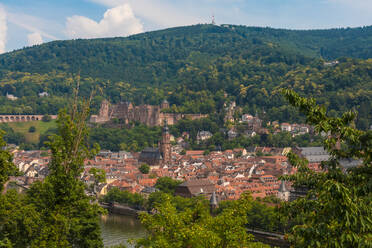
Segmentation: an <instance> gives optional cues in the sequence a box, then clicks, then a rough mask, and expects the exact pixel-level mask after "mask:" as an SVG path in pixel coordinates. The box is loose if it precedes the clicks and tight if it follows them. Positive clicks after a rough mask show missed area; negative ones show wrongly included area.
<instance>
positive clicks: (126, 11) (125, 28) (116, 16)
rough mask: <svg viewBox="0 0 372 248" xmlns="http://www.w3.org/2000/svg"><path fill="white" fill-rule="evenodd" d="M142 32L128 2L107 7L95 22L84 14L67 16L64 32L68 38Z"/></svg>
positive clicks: (139, 23) (100, 36)
mask: <svg viewBox="0 0 372 248" xmlns="http://www.w3.org/2000/svg"><path fill="white" fill-rule="evenodd" d="M141 32H143V26H142V24H141V22H140V20H139V19H137V18H136V17H135V15H134V13H133V11H132V8H131V6H130V5H129V4H122V5H119V6H116V7H114V8H111V9H108V10H107V11H106V12H105V14H104V15H103V19H101V20H100V21H99V22H96V21H94V20H92V19H90V18H87V17H85V16H71V17H68V18H67V21H66V29H65V33H66V35H67V36H68V37H70V38H102V37H115V36H128V35H131V34H137V33H141Z"/></svg>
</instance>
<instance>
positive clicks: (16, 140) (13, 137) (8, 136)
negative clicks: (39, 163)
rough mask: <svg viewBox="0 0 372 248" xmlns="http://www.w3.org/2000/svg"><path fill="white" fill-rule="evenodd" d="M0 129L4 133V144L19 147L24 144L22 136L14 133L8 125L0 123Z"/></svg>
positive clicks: (24, 139)
mask: <svg viewBox="0 0 372 248" xmlns="http://www.w3.org/2000/svg"><path fill="white" fill-rule="evenodd" d="M0 129H1V130H2V131H4V134H3V138H4V141H6V143H8V144H15V145H20V144H22V143H25V142H26V138H25V136H24V134H22V133H19V132H15V131H14V130H13V128H11V127H10V126H9V125H8V124H6V123H2V124H1V126H0Z"/></svg>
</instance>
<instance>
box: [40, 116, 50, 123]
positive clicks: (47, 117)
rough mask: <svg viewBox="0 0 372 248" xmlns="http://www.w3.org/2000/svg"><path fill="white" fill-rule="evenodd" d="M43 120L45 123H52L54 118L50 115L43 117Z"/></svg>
mask: <svg viewBox="0 0 372 248" xmlns="http://www.w3.org/2000/svg"><path fill="white" fill-rule="evenodd" d="M41 120H42V121H43V122H50V121H51V120H52V117H50V115H43V117H42V118H41Z"/></svg>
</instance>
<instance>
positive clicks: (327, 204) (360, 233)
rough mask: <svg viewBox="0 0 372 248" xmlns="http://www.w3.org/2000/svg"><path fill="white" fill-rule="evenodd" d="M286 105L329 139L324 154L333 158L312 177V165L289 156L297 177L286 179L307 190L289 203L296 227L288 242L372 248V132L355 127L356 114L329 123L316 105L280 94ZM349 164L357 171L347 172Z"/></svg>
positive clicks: (284, 210) (288, 214)
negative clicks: (355, 165) (301, 196)
mask: <svg viewBox="0 0 372 248" xmlns="http://www.w3.org/2000/svg"><path fill="white" fill-rule="evenodd" d="M282 92H283V94H284V95H285V97H286V98H287V100H288V101H289V102H290V103H291V104H292V105H293V106H295V107H297V108H298V109H299V110H300V111H301V112H302V113H304V114H305V115H306V118H307V123H308V124H310V125H314V127H315V130H316V131H317V132H318V133H321V132H323V133H325V134H328V138H327V139H326V140H325V141H324V147H325V149H326V150H327V151H328V152H329V153H330V154H331V158H330V159H329V161H326V162H323V163H322V167H323V169H324V170H323V171H322V172H314V171H312V170H310V169H309V168H308V166H307V164H308V161H306V160H303V159H300V158H299V157H298V156H297V155H295V154H293V153H292V154H289V156H288V157H289V161H290V163H291V164H292V165H293V166H295V167H297V173H296V174H294V175H289V176H284V177H283V178H284V179H286V180H289V181H291V182H292V183H293V186H294V187H295V188H299V187H302V188H305V189H307V190H308V193H307V195H306V197H304V198H299V199H297V200H295V201H294V202H291V203H287V204H286V205H284V206H283V208H282V209H281V212H282V214H284V215H285V216H286V217H288V218H289V220H290V221H291V222H294V223H300V224H298V225H295V226H294V227H293V228H292V230H291V232H290V233H289V240H290V241H291V242H292V243H293V244H294V246H295V247H371V246H372V207H371V206H372V205H371V204H372V190H371V189H372V164H371V158H372V132H371V131H361V130H358V129H356V128H355V127H353V121H354V119H355V117H356V114H355V113H353V112H351V111H349V112H346V113H344V114H343V115H342V116H341V117H339V118H337V117H328V116H327V114H326V109H325V108H324V107H321V106H319V105H317V104H316V102H315V100H314V99H312V98H311V99H307V98H303V97H300V96H299V95H298V94H297V93H295V92H294V91H292V90H283V91H282ZM351 161H353V162H355V163H359V166H357V167H352V168H347V167H345V166H343V165H345V163H350V162H351Z"/></svg>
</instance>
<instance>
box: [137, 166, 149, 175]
mask: <svg viewBox="0 0 372 248" xmlns="http://www.w3.org/2000/svg"><path fill="white" fill-rule="evenodd" d="M139 170H140V172H141V173H142V174H149V172H150V166H149V165H148V164H142V165H141V166H140V167H139Z"/></svg>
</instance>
